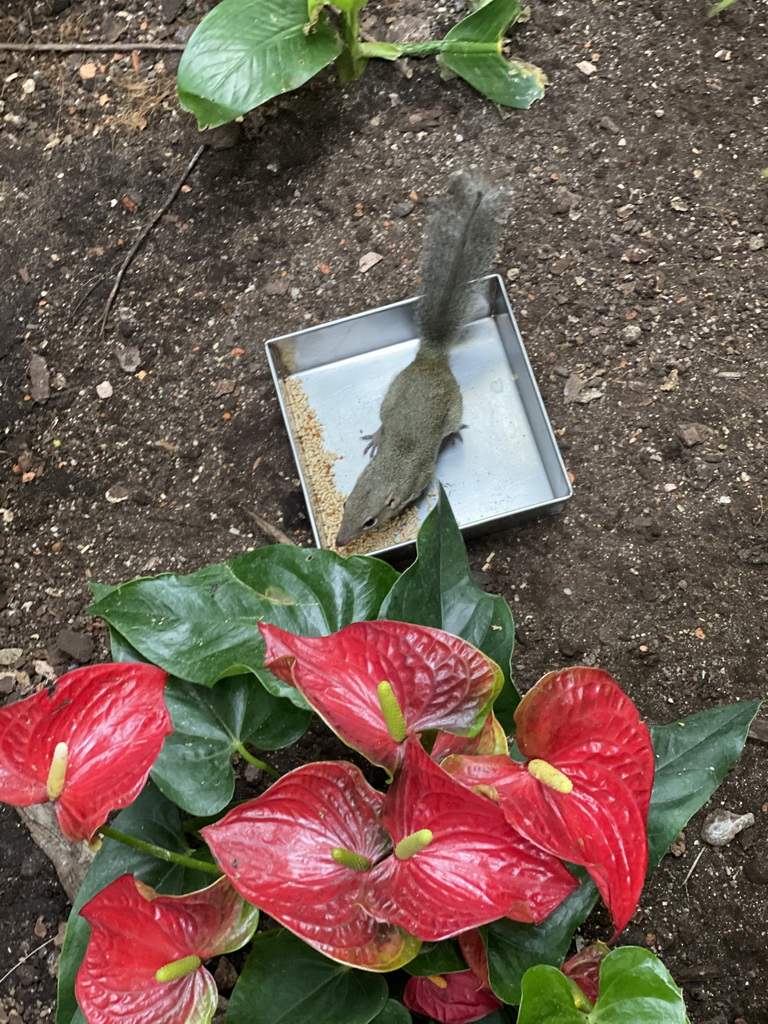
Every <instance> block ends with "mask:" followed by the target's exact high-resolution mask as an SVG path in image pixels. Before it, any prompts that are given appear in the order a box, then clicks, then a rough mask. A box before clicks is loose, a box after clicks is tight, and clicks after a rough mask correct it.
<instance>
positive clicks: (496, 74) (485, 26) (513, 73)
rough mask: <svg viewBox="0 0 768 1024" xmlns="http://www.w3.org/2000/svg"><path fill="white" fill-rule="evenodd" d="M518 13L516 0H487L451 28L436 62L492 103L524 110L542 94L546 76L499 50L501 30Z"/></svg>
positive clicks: (520, 8)
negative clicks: (487, 0)
mask: <svg viewBox="0 0 768 1024" xmlns="http://www.w3.org/2000/svg"><path fill="white" fill-rule="evenodd" d="M522 13H523V10H522V7H521V6H520V4H519V3H518V0H491V2H490V3H487V4H485V6H483V7H481V8H480V10H478V11H476V12H475V13H474V14H470V15H469V17H468V18H464V20H463V21H460V22H459V24H458V25H455V26H454V27H453V28H452V29H451V31H450V32H449V33H448V34H447V35H446V37H445V39H444V40H443V46H442V49H441V51H440V54H439V56H438V58H437V59H438V62H439V63H440V64H441V66H442V67H444V68H448V69H449V70H450V71H453V72H454V74H457V75H460V76H461V78H463V79H464V80H465V81H467V82H469V84H470V85H471V86H474V88H475V89H477V90H478V92H481V93H482V94H483V95H484V96H487V97H488V98H489V99H492V100H493V101H494V102H496V103H501V104H502V105H503V106H505V107H516V108H518V109H522V110H527V109H528V107H530V106H531V104H532V103H533V102H534V101H535V100H538V99H541V97H542V96H543V95H544V88H545V86H546V84H547V77H546V75H545V74H544V72H543V71H542V70H541V68H537V67H536V66H535V65H534V64H528V63H526V62H525V61H521V60H515V59H509V60H508V59H506V58H505V57H504V56H503V55H502V52H501V41H502V38H503V36H504V33H505V32H506V30H507V29H508V28H509V26H510V25H511V24H512V23H513V22H515V21H517V19H518V18H519V17H520V15H521V14H522Z"/></svg>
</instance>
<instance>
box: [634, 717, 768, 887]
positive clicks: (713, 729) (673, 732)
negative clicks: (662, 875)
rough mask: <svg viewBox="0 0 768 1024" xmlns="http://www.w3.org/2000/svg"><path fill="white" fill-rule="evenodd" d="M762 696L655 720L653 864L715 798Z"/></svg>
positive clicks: (650, 828)
mask: <svg viewBox="0 0 768 1024" xmlns="http://www.w3.org/2000/svg"><path fill="white" fill-rule="evenodd" d="M760 704H761V702H760V701H744V702H743V703H740V704H727V705H725V706H723V707H719V708H710V709H709V710H708V711H700V712H699V713H698V714H696V715H690V716H689V717H688V718H685V719H683V720H682V721H678V722H672V723H670V724H669V725H652V726H651V737H652V739H653V749H654V752H655V755H656V779H655V782H654V786H653V794H652V796H651V809H650V814H649V817H648V846H649V861H650V867H651V868H654V867H656V865H657V864H658V863H659V861H660V860H661V858H662V857H663V856H664V854H665V853H666V852H667V850H668V849H669V847H670V844H671V843H672V841H673V840H674V838H675V836H676V835H677V834H678V833H679V832H680V830H681V829H682V828H683V827H684V826H685V824H686V822H687V821H688V820H689V819H690V818H691V817H692V816H693V815H694V814H695V813H696V811H698V810H699V808H700V807H703V805H704V804H705V803H706V802H707V800H709V798H710V797H711V796H712V794H713V793H714V792H715V790H716V789H717V787H718V786H719V785H720V783H721V782H722V781H723V779H724V778H725V776H726V774H727V773H728V770H729V769H730V768H731V766H732V765H733V763H734V762H735V761H736V760H737V758H738V757H739V755H740V754H741V752H742V750H743V749H744V744H745V743H746V741H747V733H748V732H749V726H750V724H751V722H752V719H753V718H754V717H755V715H756V714H757V712H758V711H759V709H760Z"/></svg>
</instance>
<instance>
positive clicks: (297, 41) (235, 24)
mask: <svg viewBox="0 0 768 1024" xmlns="http://www.w3.org/2000/svg"><path fill="white" fill-rule="evenodd" d="M306 21H307V0H282V2H281V3H279V4H275V3H273V2H272V0H223V2H222V3H220V4H219V5H218V6H217V7H215V8H214V9H213V10H212V11H211V12H210V13H209V14H208V15H206V17H205V18H203V20H202V21H201V22H200V24H199V25H198V27H197V29H196V30H195V32H194V33H193V35H192V38H191V39H190V41H189V42H188V43H187V47H186V49H185V51H184V54H183V56H182V59H181V63H180V64H179V72H178V92H179V102H180V103H181V105H182V107H184V109H185V110H189V111H191V112H192V113H193V114H194V115H195V116H196V117H197V121H198V125H199V127H200V128H201V129H202V128H215V127H216V126H217V125H220V124H225V123H226V122H227V121H232V120H234V118H236V117H239V116H240V115H241V114H245V113H247V112H248V111H249V110H252V109H253V108H254V107H257V106H259V104H261V103H264V102H265V101H266V100H268V99H271V98H272V97H273V96H278V95H279V94H280V93H283V92H289V91H290V90H291V89H298V87H299V86H300V85H303V83H304V82H306V81H307V80H308V79H309V78H311V77H312V76H313V75H315V74H317V72H318V71H320V70H321V69H322V68H324V67H325V66H326V65H327V64H330V63H331V61H333V60H334V59H335V58H336V56H337V55H338V54H339V53H340V52H341V42H340V41H339V39H338V37H337V35H336V33H335V32H334V31H333V29H332V28H331V26H330V24H329V22H328V20H327V18H326V16H325V13H324V12H317V17H316V18H315V19H314V21H315V24H314V27H313V29H312V31H311V32H305V31H304V26H305V23H306Z"/></svg>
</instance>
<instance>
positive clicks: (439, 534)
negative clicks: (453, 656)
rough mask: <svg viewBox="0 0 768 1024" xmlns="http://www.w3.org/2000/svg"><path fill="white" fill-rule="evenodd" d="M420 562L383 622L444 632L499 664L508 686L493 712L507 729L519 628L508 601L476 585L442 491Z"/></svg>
mask: <svg viewBox="0 0 768 1024" xmlns="http://www.w3.org/2000/svg"><path fill="white" fill-rule="evenodd" d="M416 551H417V556H416V561H415V562H414V563H413V565H412V566H411V567H410V568H409V569H406V571H405V572H404V573H403V574H402V575H401V576H400V578H399V579H398V580H397V582H395V583H394V586H393V587H392V589H391V591H390V593H389V594H388V596H387V597H386V598H385V600H384V602H383V604H382V606H381V610H380V612H379V617H380V618H382V619H397V620H398V621H400V622H414V623H417V624H418V625H421V626H432V627H433V628H434V629H444V630H445V631H446V632H448V633H454V634H455V635H456V636H460V637H463V638H464V639H465V640H467V641H468V642H469V643H471V644H472V645H473V646H475V647H477V648H479V649H480V650H481V651H483V653H484V654H487V655H488V657H489V658H491V659H492V660H493V661H495V662H496V664H497V665H499V667H500V668H501V670H502V672H503V673H504V680H505V683H506V685H505V686H504V689H503V690H502V691H501V693H500V694H499V696H498V697H497V699H496V701H495V704H494V711H495V714H496V716H497V718H498V719H499V721H500V722H501V724H502V725H503V726H504V728H505V729H507V730H509V731H511V730H512V728H513V718H512V714H513V712H514V710H515V707H516V706H517V703H518V701H519V700H520V696H519V694H518V693H517V691H516V690H515V688H514V686H513V685H512V680H511V675H510V659H511V657H512V648H513V646H514V642H515V626H514V622H513V619H512V613H511V611H510V610H509V605H508V604H507V602H506V601H505V600H504V598H503V597H495V596H493V595H491V594H486V593H485V591H483V590H481V589H480V588H479V587H478V586H477V584H476V583H475V581H474V580H473V579H472V574H471V572H470V571H469V562H468V559H467V552H466V549H465V547H464V541H463V540H462V537H461V533H460V532H459V528H458V526H457V525H456V520H455V518H454V516H453V512H452V511H451V506H450V504H449V502H448V499H447V498H446V496H445V492H444V491H443V489H442V487H440V489H439V496H438V500H437V504H436V505H435V507H434V508H433V509H432V511H431V512H430V513H429V515H428V516H427V518H426V519H425V520H424V522H423V523H422V526H421V529H420V530H419V535H418V537H417V538H416Z"/></svg>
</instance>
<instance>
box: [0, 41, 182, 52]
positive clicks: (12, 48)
mask: <svg viewBox="0 0 768 1024" xmlns="http://www.w3.org/2000/svg"><path fill="white" fill-rule="evenodd" d="M186 45H187V44H186V43H0V52H4V53H46V52H53V53H130V51H131V50H177V51H179V50H183V49H185V47H186Z"/></svg>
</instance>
